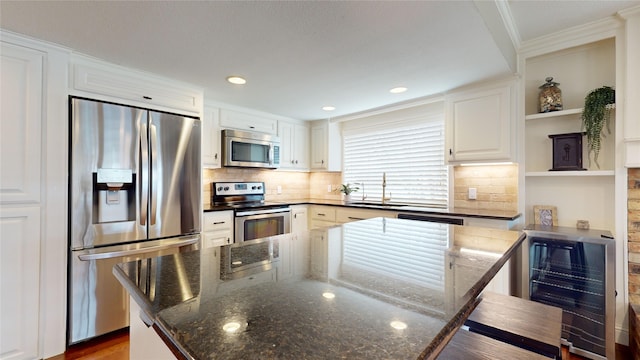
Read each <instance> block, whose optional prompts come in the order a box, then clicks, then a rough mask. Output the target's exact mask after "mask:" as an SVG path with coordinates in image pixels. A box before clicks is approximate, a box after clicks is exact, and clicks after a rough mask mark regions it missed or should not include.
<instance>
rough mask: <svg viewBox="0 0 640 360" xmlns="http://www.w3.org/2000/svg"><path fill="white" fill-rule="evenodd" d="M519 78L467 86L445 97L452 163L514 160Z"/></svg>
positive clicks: (448, 154)
mask: <svg viewBox="0 0 640 360" xmlns="http://www.w3.org/2000/svg"><path fill="white" fill-rule="evenodd" d="M514 90H515V81H514V80H510V81H503V82H499V83H494V84H491V85H485V86H477V87H473V88H467V89H465V90H462V91H456V92H453V93H450V94H448V95H447V96H446V97H445V103H446V104H445V111H446V128H445V133H446V145H445V152H446V154H445V158H446V159H448V160H449V163H460V162H484V161H514V158H515V156H514V152H515V145H514V139H515V125H514V123H515V118H516V115H515V114H516V112H515V108H516V106H515V96H514Z"/></svg>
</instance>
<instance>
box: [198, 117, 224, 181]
mask: <svg viewBox="0 0 640 360" xmlns="http://www.w3.org/2000/svg"><path fill="white" fill-rule="evenodd" d="M220 134H221V133H220V110H219V109H218V108H214V107H205V109H204V117H203V119H202V166H203V167H205V168H210V169H217V168H220Z"/></svg>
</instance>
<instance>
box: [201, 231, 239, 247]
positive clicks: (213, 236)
mask: <svg viewBox="0 0 640 360" xmlns="http://www.w3.org/2000/svg"><path fill="white" fill-rule="evenodd" d="M229 244H233V236H232V232H231V231H212V232H205V233H202V248H204V249H206V248H210V247H216V246H224V245H229Z"/></svg>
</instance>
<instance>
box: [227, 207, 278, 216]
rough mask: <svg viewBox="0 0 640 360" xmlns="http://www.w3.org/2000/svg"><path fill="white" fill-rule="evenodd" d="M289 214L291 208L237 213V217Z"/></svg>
mask: <svg viewBox="0 0 640 360" xmlns="http://www.w3.org/2000/svg"><path fill="white" fill-rule="evenodd" d="M288 212H291V209H290V208H277V209H263V210H254V211H239V212H236V216H251V215H262V214H276V213H288Z"/></svg>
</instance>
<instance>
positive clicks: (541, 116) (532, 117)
mask: <svg viewBox="0 0 640 360" xmlns="http://www.w3.org/2000/svg"><path fill="white" fill-rule="evenodd" d="M575 114H582V108H579V109H567V110H561V111H552V112H546V113H539V114H531V115H526V116H525V117H524V119H525V120H535V119H547V118H552V117H561V116H567V115H575Z"/></svg>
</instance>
